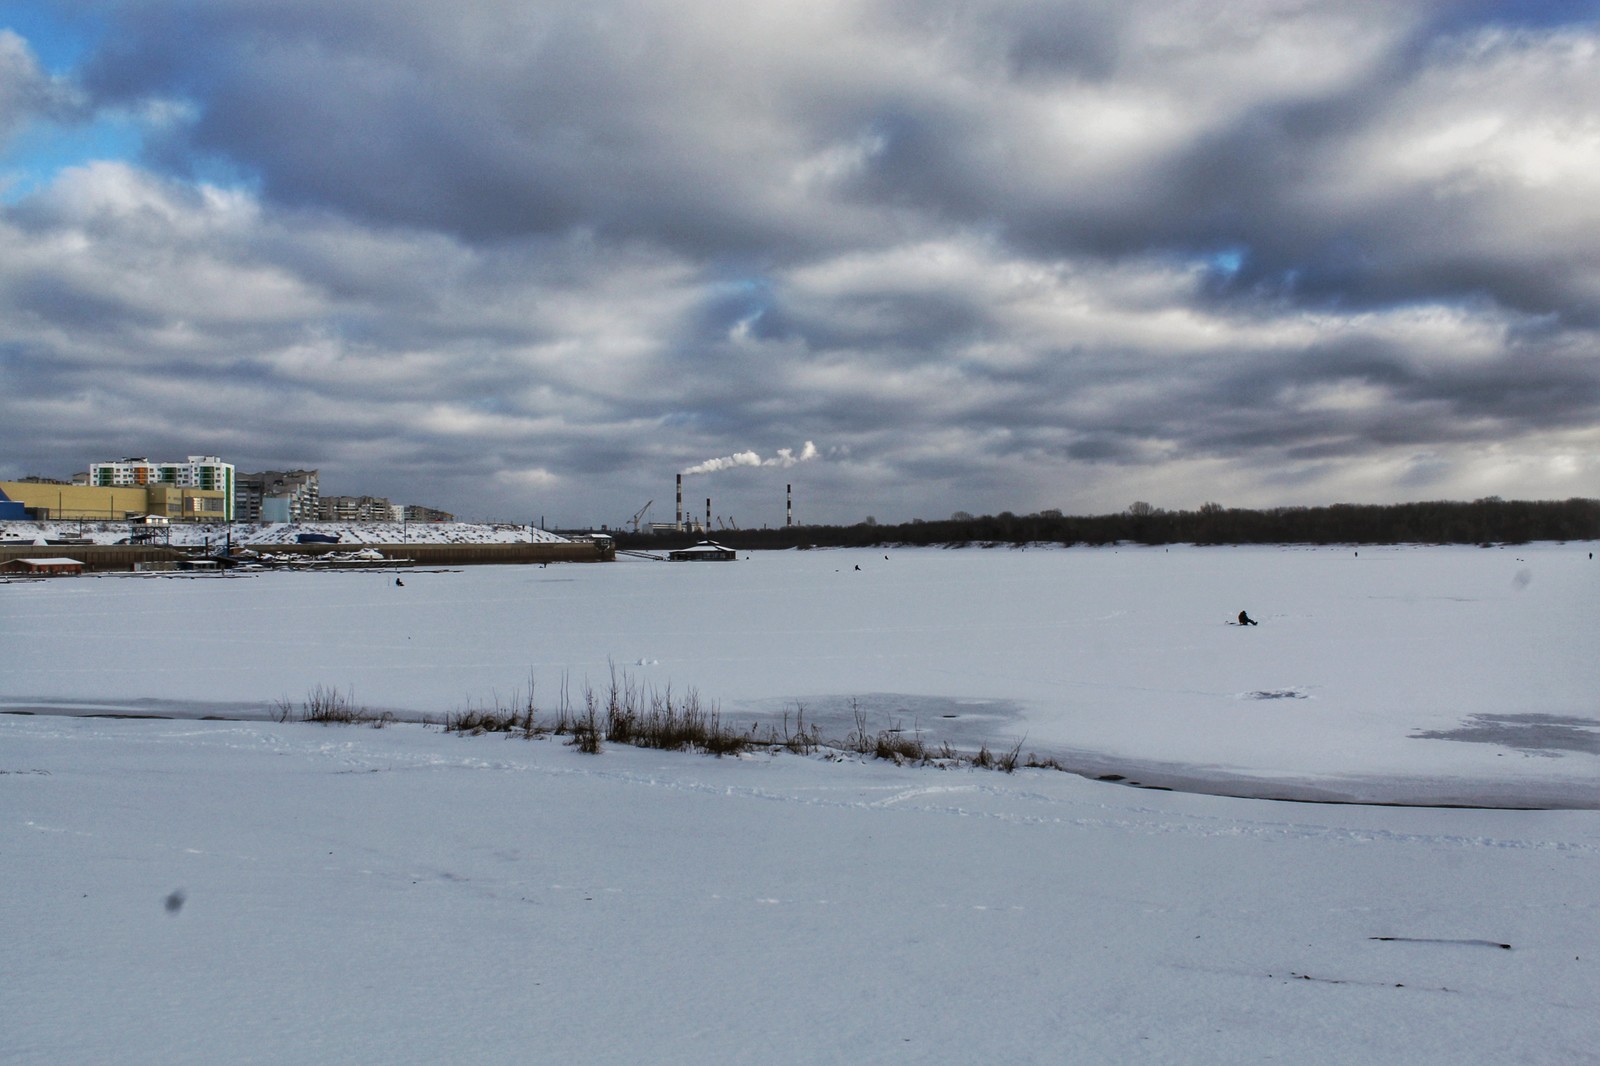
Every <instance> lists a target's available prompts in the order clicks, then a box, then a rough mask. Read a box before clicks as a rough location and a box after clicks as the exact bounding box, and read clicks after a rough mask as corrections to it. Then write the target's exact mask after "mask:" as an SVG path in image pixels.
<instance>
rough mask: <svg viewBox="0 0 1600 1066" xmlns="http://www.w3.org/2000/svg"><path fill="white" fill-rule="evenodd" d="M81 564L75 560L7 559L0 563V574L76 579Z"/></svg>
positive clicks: (81, 571) (80, 569)
mask: <svg viewBox="0 0 1600 1066" xmlns="http://www.w3.org/2000/svg"><path fill="white" fill-rule="evenodd" d="M82 573H83V563H82V562H80V561H79V560H77V559H7V560H6V561H5V562H3V563H0V574H31V575H33V576H34V577H77V576H78V575H80V574H82Z"/></svg>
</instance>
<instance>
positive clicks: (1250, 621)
mask: <svg viewBox="0 0 1600 1066" xmlns="http://www.w3.org/2000/svg"><path fill="white" fill-rule="evenodd" d="M1239 624H1240V625H1242V626H1253V625H1255V624H1256V620H1255V619H1254V618H1251V617H1250V616H1249V615H1248V614H1246V613H1245V612H1244V611H1240V612H1239Z"/></svg>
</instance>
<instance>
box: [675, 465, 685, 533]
mask: <svg viewBox="0 0 1600 1066" xmlns="http://www.w3.org/2000/svg"><path fill="white" fill-rule="evenodd" d="M673 528H675V529H677V530H679V531H680V532H681V531H682V530H683V475H682V474H679V475H678V513H677V516H676V517H675V518H674V519H673Z"/></svg>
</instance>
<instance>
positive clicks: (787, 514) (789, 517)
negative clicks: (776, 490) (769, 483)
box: [783, 485, 794, 526]
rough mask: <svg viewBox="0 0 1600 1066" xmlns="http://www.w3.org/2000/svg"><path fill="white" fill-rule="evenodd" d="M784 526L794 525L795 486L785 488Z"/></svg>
mask: <svg viewBox="0 0 1600 1066" xmlns="http://www.w3.org/2000/svg"><path fill="white" fill-rule="evenodd" d="M783 524H784V525H786V526H792V525H794V486H793V485H785V486H784V487H783Z"/></svg>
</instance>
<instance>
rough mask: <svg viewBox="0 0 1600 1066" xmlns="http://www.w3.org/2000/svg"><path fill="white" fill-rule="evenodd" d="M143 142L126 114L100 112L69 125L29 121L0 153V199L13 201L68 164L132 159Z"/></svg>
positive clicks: (141, 136)
mask: <svg viewBox="0 0 1600 1066" xmlns="http://www.w3.org/2000/svg"><path fill="white" fill-rule="evenodd" d="M143 145H144V131H143V130H142V129H141V128H140V125H139V123H138V122H136V121H134V120H132V119H130V118H126V117H120V116H114V115H101V116H99V117H97V118H96V119H94V120H93V121H92V122H87V123H84V124H82V125H73V126H65V125H60V124H57V123H53V122H44V121H34V122H33V123H31V124H29V125H28V126H26V127H24V128H23V129H22V130H21V131H19V132H18V133H17V134H16V135H15V136H14V137H12V139H11V141H10V142H9V143H8V144H7V145H6V147H5V150H4V151H3V152H0V201H3V202H7V203H16V202H17V201H18V200H21V199H24V198H26V197H27V196H29V195H31V194H32V193H34V192H37V191H38V190H39V189H41V188H43V187H44V186H46V185H49V184H50V182H51V181H53V180H54V179H55V176H56V175H57V174H59V173H61V171H63V170H65V169H66V168H68V167H73V166H82V165H83V164H86V163H91V162H94V161H96V160H107V159H109V160H124V161H125V160H132V159H135V158H137V156H138V155H139V151H140V149H141V148H142V147H143Z"/></svg>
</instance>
